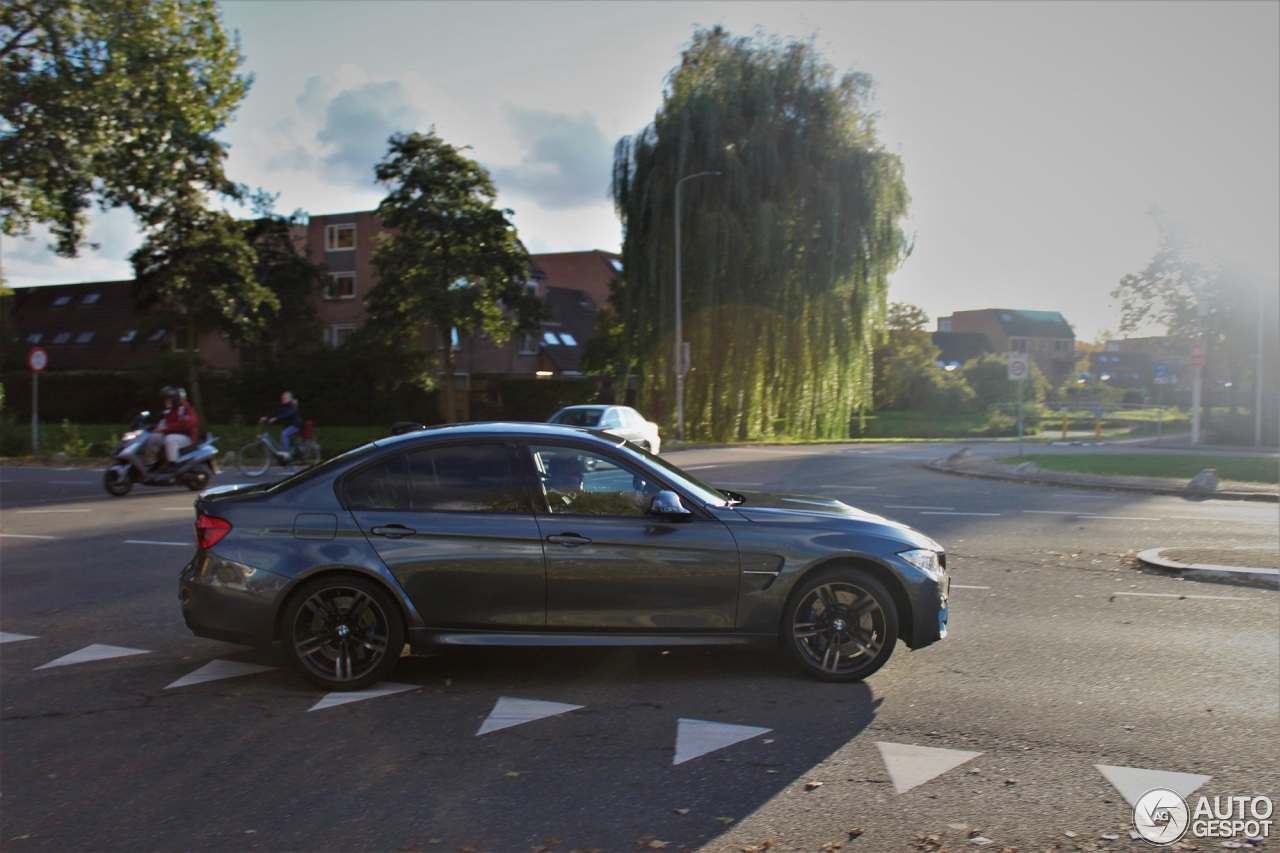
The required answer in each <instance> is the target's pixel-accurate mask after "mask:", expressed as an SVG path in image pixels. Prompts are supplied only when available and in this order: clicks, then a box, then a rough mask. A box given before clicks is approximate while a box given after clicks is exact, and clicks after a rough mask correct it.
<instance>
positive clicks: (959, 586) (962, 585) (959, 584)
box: [951, 583, 991, 589]
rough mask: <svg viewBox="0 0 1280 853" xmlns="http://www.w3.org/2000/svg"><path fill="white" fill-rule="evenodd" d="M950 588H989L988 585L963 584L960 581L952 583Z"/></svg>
mask: <svg viewBox="0 0 1280 853" xmlns="http://www.w3.org/2000/svg"><path fill="white" fill-rule="evenodd" d="M951 589H991V587H989V586H965V585H964V584H962V583H953V584H952V585H951Z"/></svg>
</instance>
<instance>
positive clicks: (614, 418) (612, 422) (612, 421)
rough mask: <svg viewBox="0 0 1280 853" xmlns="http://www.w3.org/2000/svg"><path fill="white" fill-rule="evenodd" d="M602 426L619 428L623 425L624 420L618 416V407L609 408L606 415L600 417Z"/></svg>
mask: <svg viewBox="0 0 1280 853" xmlns="http://www.w3.org/2000/svg"><path fill="white" fill-rule="evenodd" d="M600 426H602V427H604V428H605V429H617V428H618V427H620V426H622V420H621V419H620V418H619V417H618V410H617V409H609V410H608V411H606V412H605V413H604V417H602V418H601V419H600Z"/></svg>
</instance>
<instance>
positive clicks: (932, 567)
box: [898, 548, 946, 578]
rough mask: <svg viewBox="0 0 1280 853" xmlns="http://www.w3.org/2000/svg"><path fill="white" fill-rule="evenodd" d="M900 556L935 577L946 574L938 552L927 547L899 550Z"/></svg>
mask: <svg viewBox="0 0 1280 853" xmlns="http://www.w3.org/2000/svg"><path fill="white" fill-rule="evenodd" d="M898 556H899V557H901V558H902V559H904V560H906V561H907V562H908V563H910V564H911V565H913V566H915V567H916V568H917V569H919V570H920V571H922V572H928V573H929V574H931V575H933V576H934V577H935V578H941V577H943V575H945V574H946V571H945V570H944V569H943V568H942V563H941V562H940V561H939V560H938V552H937V551H930V550H929V549H927V548H916V549H913V550H910V551H899V552H898Z"/></svg>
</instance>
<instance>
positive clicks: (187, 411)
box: [157, 403, 200, 443]
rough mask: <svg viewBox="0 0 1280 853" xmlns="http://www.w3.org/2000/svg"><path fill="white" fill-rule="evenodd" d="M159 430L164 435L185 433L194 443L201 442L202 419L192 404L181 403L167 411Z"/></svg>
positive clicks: (161, 420)
mask: <svg viewBox="0 0 1280 853" xmlns="http://www.w3.org/2000/svg"><path fill="white" fill-rule="evenodd" d="M157 429H158V430H159V431H160V432H163V433H185V434H186V436H187V438H189V439H191V441H192V443H198V442H199V441H200V419H199V418H198V417H196V410H195V409H193V408H192V407H191V404H190V403H179V404H178V405H176V406H174V407H173V408H172V409H169V410H168V411H166V412H165V413H164V417H162V418H161V419H160V425H159V426H158V427H157Z"/></svg>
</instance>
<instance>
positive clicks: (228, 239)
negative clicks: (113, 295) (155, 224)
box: [130, 204, 280, 411]
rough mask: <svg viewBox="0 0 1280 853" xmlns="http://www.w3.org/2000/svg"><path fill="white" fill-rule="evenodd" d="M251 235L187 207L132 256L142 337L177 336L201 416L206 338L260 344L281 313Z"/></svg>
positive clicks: (224, 216)
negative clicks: (271, 319)
mask: <svg viewBox="0 0 1280 853" xmlns="http://www.w3.org/2000/svg"><path fill="white" fill-rule="evenodd" d="M245 230H246V229H245V225H244V224H243V223H240V222H237V221H236V220H235V219H233V218H232V216H231V215H230V214H228V213H226V212H225V211H221V210H206V209H204V208H201V207H199V206H196V205H194V204H183V205H180V206H178V207H177V208H175V209H174V210H173V211H171V217H170V219H169V220H168V222H167V223H166V224H165V225H164V227H163V228H160V229H159V230H157V231H155V232H153V233H152V234H151V236H150V237H148V239H147V240H146V242H144V243H143V245H142V246H141V247H139V248H138V250H137V251H135V252H134V253H133V254H132V255H131V256H130V261H131V262H132V263H133V268H134V277H135V281H134V299H135V301H136V303H137V305H138V307H139V308H140V309H142V310H143V311H145V312H146V316H147V324H146V326H145V327H144V329H143V333H142V335H141V336H145V335H146V334H147V332H148V331H150V330H154V329H164V330H166V331H167V332H169V333H170V334H172V335H173V340H174V342H175V346H176V348H177V349H178V350H179V351H181V352H183V353H185V359H184V361H185V363H186V373H187V387H188V388H189V389H190V391H191V396H192V402H193V403H194V404H195V406H196V410H197V411H201V410H202V409H203V400H202V399H201V395H200V378H199V375H200V367H201V360H200V354H199V351H198V349H197V348H196V347H197V344H198V342H199V341H200V338H201V336H202V335H204V334H206V333H209V332H220V333H223V334H225V335H226V336H227V337H228V338H229V339H230V340H231V341H232V342H235V343H245V342H248V343H256V342H258V340H259V337H258V336H259V335H260V334H261V333H262V331H263V330H264V329H265V328H266V324H265V321H266V318H267V316H268V315H267V314H266V313H264V312H265V311H278V310H279V308H280V302H279V300H278V299H277V297H276V295H275V294H274V293H273V292H272V291H271V290H270V288H268V287H266V286H265V285H264V284H262V283H261V282H260V281H258V277H257V269H256V264H257V260H258V257H257V254H256V253H255V252H254V250H253V247H252V246H251V245H250V244H249V241H248V240H247V239H246V234H245Z"/></svg>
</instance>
